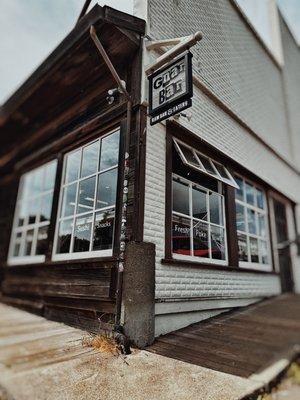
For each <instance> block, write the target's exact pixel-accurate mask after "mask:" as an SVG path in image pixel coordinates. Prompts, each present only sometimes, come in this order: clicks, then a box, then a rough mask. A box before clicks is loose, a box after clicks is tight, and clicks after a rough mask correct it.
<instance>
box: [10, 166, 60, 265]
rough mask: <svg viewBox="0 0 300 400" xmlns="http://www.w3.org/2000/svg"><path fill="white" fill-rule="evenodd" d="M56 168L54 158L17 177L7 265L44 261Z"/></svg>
mask: <svg viewBox="0 0 300 400" xmlns="http://www.w3.org/2000/svg"><path fill="white" fill-rule="evenodd" d="M56 167H57V161H56V160H54V161H51V162H50V163H48V164H45V165H43V166H42V167H39V168H37V169H34V170H33V171H30V172H28V173H26V174H25V175H23V176H22V177H21V180H20V186H19V193H18V199H17V204H16V211H15V218H14V226H13V231H12V238H11V243H10V250H9V258H8V263H9V264H22V263H29V262H43V261H45V253H46V251H47V239H48V229H49V224H50V216H51V210H52V200H53V190H54V184H55V176H56Z"/></svg>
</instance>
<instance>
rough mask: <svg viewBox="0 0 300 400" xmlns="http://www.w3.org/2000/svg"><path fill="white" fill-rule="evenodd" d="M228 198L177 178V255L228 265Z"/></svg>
mask: <svg viewBox="0 0 300 400" xmlns="http://www.w3.org/2000/svg"><path fill="white" fill-rule="evenodd" d="M223 206H224V197H223V196H222V195H220V194H219V193H215V192H212V191H211V190H209V189H207V188H205V187H203V186H200V185H198V184H195V183H193V182H191V181H188V180H186V179H183V178H181V177H179V176H176V175H174V176H173V216H172V248H173V253H175V254H181V255H185V256H193V257H199V258H203V259H206V260H222V261H226V258H227V255H226V241H225V221H224V214H223Z"/></svg>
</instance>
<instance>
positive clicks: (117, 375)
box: [0, 304, 285, 400]
mask: <svg viewBox="0 0 300 400" xmlns="http://www.w3.org/2000/svg"><path fill="white" fill-rule="evenodd" d="M85 335H86V333H85V332H83V331H80V330H78V329H74V328H71V327H68V326H66V325H64V324H60V323H56V322H51V321H47V320H45V319H44V318H41V317H38V316H35V315H32V314H29V313H27V312H24V311H20V310H18V309H15V308H13V307H9V306H6V305H2V304H0V387H2V392H1V389H0V399H1V400H2V398H1V395H2V397H3V400H6V399H9V400H10V399H14V400H46V399H47V400H50V399H51V400H54V399H55V400H60V399H66V400H67V399H68V400H73V399H74V400H80V399H82V400H83V399H84V400H86V399H89V400H93V399H95V400H96V399H97V400H102V399H107V400H113V399H118V400H142V399H143V400H144V399H149V400H162V399H163V400H169V399H170V400H171V399H172V400H177V399H178V400H179V399H180V400H189V399H193V400H195V399H197V400H202V399H203V400H210V399H211V400H237V399H240V398H242V397H243V396H245V395H247V394H249V393H251V392H252V391H254V390H256V389H258V388H260V387H261V386H262V385H263V384H264V383H265V382H266V381H267V380H268V379H269V378H270V377H271V376H273V375H274V374H276V373H277V369H281V368H282V367H284V365H285V363H284V362H283V363H282V364H281V365H279V366H277V367H276V368H277V369H276V368H275V369H273V371H269V372H266V374H265V375H264V376H253V377H251V378H248V379H245V378H241V377H237V376H234V375H230V374H225V373H221V372H217V371H213V370H210V369H207V368H203V367H199V366H196V365H191V364H188V363H185V362H182V361H177V360H174V359H171V358H167V357H164V356H160V355H156V354H152V353H149V352H147V351H139V350H136V351H134V353H133V354H132V355H130V356H128V357H127V358H126V362H127V363H125V362H124V360H123V359H122V358H121V357H115V356H113V355H110V354H103V353H99V352H97V351H95V350H93V349H89V348H85V347H83V346H82V343H81V340H82V338H83V337H84V336H85Z"/></svg>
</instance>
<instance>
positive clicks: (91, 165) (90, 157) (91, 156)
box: [81, 141, 99, 177]
mask: <svg viewBox="0 0 300 400" xmlns="http://www.w3.org/2000/svg"><path fill="white" fill-rule="evenodd" d="M98 161H99V141H97V142H94V143H92V144H90V145H88V146H86V147H85V148H84V149H83V151H82V167H81V177H84V176H88V175H92V174H95V173H96V172H97V170H98Z"/></svg>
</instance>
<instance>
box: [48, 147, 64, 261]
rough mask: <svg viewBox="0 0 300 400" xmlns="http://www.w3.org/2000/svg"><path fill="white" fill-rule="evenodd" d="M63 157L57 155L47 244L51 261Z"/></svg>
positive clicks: (60, 154)
mask: <svg viewBox="0 0 300 400" xmlns="http://www.w3.org/2000/svg"><path fill="white" fill-rule="evenodd" d="M63 159H64V157H63V154H62V153H59V154H58V155H57V168H56V177H55V183H54V192H53V200H52V210H51V216H50V224H49V231H48V244H47V251H46V254H45V256H46V261H51V259H52V251H53V246H54V236H55V229H56V221H57V217H58V212H59V209H58V208H59V196H60V186H61V179H62V175H63V163H64V160H63Z"/></svg>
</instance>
